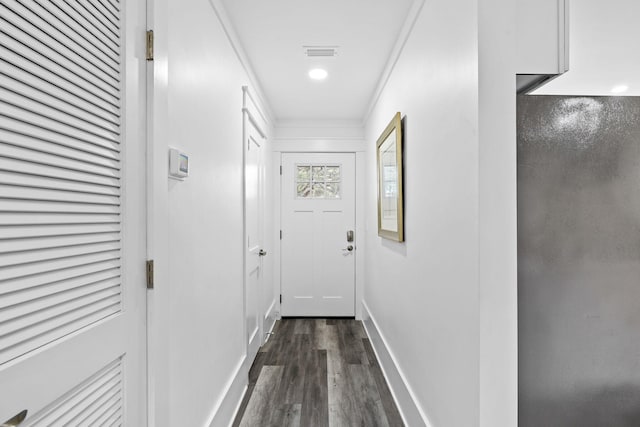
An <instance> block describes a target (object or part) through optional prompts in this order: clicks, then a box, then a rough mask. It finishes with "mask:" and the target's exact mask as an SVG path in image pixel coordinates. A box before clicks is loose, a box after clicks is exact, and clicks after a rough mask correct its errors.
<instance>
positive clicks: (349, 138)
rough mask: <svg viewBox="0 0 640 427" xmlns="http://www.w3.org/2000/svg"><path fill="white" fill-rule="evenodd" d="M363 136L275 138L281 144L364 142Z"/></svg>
mask: <svg viewBox="0 0 640 427" xmlns="http://www.w3.org/2000/svg"><path fill="white" fill-rule="evenodd" d="M363 139H364V138H363V137H362V136H319V137H318V136H279V137H277V138H275V140H276V141H281V142H285V143H286V142H291V141H293V142H297V141H305V142H308V141H317V140H322V141H362V140H363Z"/></svg>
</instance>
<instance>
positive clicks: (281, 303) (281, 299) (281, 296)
mask: <svg viewBox="0 0 640 427" xmlns="http://www.w3.org/2000/svg"><path fill="white" fill-rule="evenodd" d="M280 304H282V294H280Z"/></svg>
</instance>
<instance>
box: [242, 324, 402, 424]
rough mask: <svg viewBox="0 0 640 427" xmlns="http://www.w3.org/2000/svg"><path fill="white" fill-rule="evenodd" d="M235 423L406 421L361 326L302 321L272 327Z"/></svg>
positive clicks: (251, 374) (259, 355)
mask: <svg viewBox="0 0 640 427" xmlns="http://www.w3.org/2000/svg"><path fill="white" fill-rule="evenodd" d="M233 426H234V427H262V426H268V427H272V426H273V427H284V426H290V427H327V426H330V427H353V426H366V427H376V426H380V427H387V426H388V427H399V426H404V424H403V423H402V418H401V417H400V413H399V412H398V408H397V407H396V404H395V402H394V401H393V398H392V397H391V392H390V391H389V387H388V385H387V383H386V381H385V379H384V376H383V374H382V370H381V369H380V365H379V364H378V361H377V360H376V357H375V354H374V352H373V348H372V347H371V343H370V342H369V340H368V338H367V336H366V334H365V332H364V329H363V327H362V323H361V322H359V321H356V320H353V319H311V318H302V319H282V320H279V321H278V322H277V323H276V326H275V328H274V335H272V336H271V338H270V339H269V341H268V342H267V343H266V344H265V345H264V346H263V347H262V348H261V349H260V352H259V353H258V356H257V357H256V359H255V361H254V363H253V366H252V367H251V371H250V372H249V389H248V390H247V394H246V395H245V397H244V400H243V402H242V405H241V407H240V410H239V411H238V415H237V416H236V419H235V421H234V423H233Z"/></svg>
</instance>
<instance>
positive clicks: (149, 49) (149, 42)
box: [147, 30, 153, 61]
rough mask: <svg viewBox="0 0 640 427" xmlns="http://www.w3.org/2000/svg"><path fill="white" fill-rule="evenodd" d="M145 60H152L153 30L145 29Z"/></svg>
mask: <svg viewBox="0 0 640 427" xmlns="http://www.w3.org/2000/svg"><path fill="white" fill-rule="evenodd" d="M147 61H153V30H147Z"/></svg>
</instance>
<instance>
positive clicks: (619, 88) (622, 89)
mask: <svg viewBox="0 0 640 427" xmlns="http://www.w3.org/2000/svg"><path fill="white" fill-rule="evenodd" d="M628 90H629V86H627V85H618V86H614V87H613V89H611V93H624V92H626V91H628Z"/></svg>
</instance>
